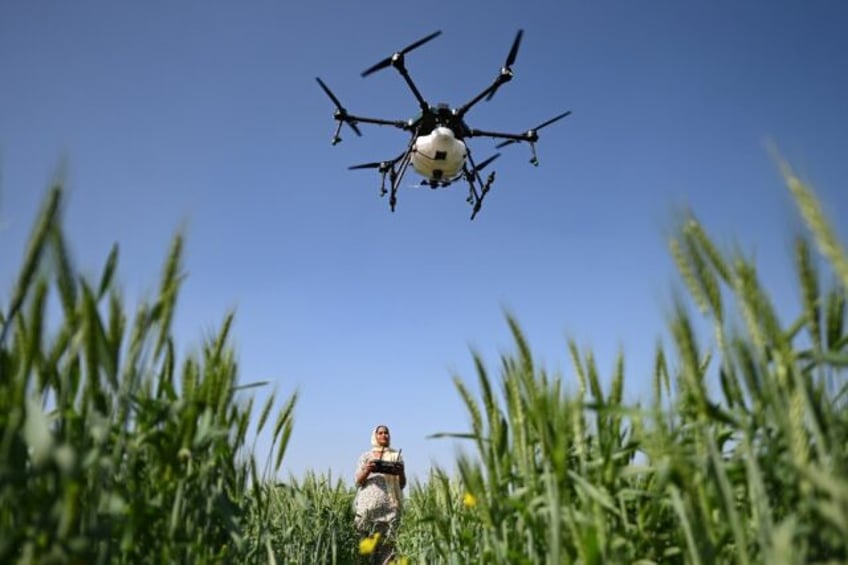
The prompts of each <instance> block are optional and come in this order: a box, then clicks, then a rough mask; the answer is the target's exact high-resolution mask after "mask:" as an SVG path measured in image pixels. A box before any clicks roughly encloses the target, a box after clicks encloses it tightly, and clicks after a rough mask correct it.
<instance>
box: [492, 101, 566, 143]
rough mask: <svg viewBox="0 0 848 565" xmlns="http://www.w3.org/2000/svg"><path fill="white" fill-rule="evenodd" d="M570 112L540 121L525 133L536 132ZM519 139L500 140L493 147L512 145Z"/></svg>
mask: <svg viewBox="0 0 848 565" xmlns="http://www.w3.org/2000/svg"><path fill="white" fill-rule="evenodd" d="M570 114H571V110H569V111H567V112H563V113H562V114H560V115H558V116H554V117H553V118H551V119H550V120H548V121H546V122H542V123H541V124H539V125H538V126H536V127H534V128H532V129H530V130H528V131H527V133H526V134H525V135H531V134H533V133H536V132H537V131H539V130H540V129H542V128H543V127H546V126H549V125H551V124H552V123H554V122H558V121H559V120H561V119H563V118H564V117H566V116H568V115H570ZM519 141H523V140H521V139H508V140H506V141H502V142H500V143H498V144H497V145H495V148H497V149H500V148H501V147H506V146H507V145H512V144H513V143H518V142H519Z"/></svg>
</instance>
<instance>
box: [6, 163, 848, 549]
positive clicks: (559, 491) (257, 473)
mask: <svg viewBox="0 0 848 565" xmlns="http://www.w3.org/2000/svg"><path fill="white" fill-rule="evenodd" d="M783 176H784V179H785V182H786V185H787V188H788V190H789V191H790V192H791V194H792V196H793V198H794V201H795V203H796V204H797V210H798V213H799V215H800V217H801V219H802V221H803V225H804V226H806V231H805V232H804V233H800V234H798V235H797V237H796V239H795V242H796V243H795V255H794V261H795V265H794V267H795V268H794V272H795V276H796V280H795V286H796V288H797V291H796V296H797V297H798V304H799V305H800V307H799V308H798V311H797V312H794V313H792V315H791V319H783V317H785V316H783V315H779V314H778V312H777V310H776V308H775V306H774V304H773V303H772V301H771V299H770V298H769V296H768V294H767V292H766V291H765V286H767V285H765V284H764V281H761V280H760V279H759V277H758V272H757V266H756V264H755V262H754V261H752V260H750V259H749V258H748V257H746V255H745V252H744V249H742V250H741V251H740V250H724V249H720V248H719V247H718V246H717V245H716V244H714V243H713V239H712V238H711V236H710V235H709V234H708V233H707V232H706V229H705V228H704V227H703V226H702V225H701V224H700V223H699V222H698V220H697V217H696V216H695V215H694V214H691V215H687V216H685V217H681V218H679V219H678V227H677V230H676V231H675V233H674V237H673V238H672V239H671V241H670V252H671V254H672V256H673V258H674V260H675V261H676V264H677V266H678V270H679V273H680V277H681V280H682V282H683V284H684V286H685V288H686V289H687V290H688V293H689V297H687V298H684V297H682V296H681V297H680V298H679V300H678V301H677V305H678V306H677V308H676V310H675V311H674V312H673V314H672V315H671V316H670V317H669V319H668V333H669V336H670V340H669V344H670V345H669V346H668V349H664V347H662V346H658V347H657V350H656V351H655V353H654V360H655V362H654V369H653V373H652V374H651V375H627V374H626V371H625V354H624V353H622V354H621V356H620V357H619V359H618V362H617V365H616V367H617V368H616V370H615V371H614V373H613V374H612V375H611V376H607V375H600V374H599V370H598V366H597V364H596V360H595V358H594V356H593V354H592V352H591V351H585V350H581V349H580V348H578V347H577V345H576V344H574V343H570V344H569V345H568V348H569V353H570V358H571V362H572V366H571V367H570V368H569V377H568V382H570V383H571V382H575V381H576V382H577V383H578V384H579V386H578V387H577V390H576V392H574V393H567V392H566V386H565V379H566V377H565V376H563V375H559V374H550V373H548V372H546V371H545V370H542V369H540V368H539V366H538V365H537V363H536V361H535V360H534V358H533V355H532V353H531V351H532V348H531V347H530V344H529V343H527V341H526V340H525V338H524V334H523V333H522V330H521V327H520V322H519V321H518V320H516V319H513V318H508V319H507V323H508V324H509V326H510V328H511V330H512V335H513V340H514V343H513V348H512V351H511V352H510V353H505V354H504V355H503V356H502V358H501V359H500V363H499V365H498V366H497V367H496V368H491V367H488V366H486V364H485V363H484V360H483V359H475V361H476V367H477V371H476V373H477V374H476V375H472V376H469V377H468V380H463V379H459V378H458V379H457V380H456V383H455V384H456V392H457V394H458V395H459V396H460V397H461V399H462V400H463V402H464V405H465V406H466V408H467V412H468V422H469V429H468V430H467V433H466V434H463V435H462V437H464V438H465V439H466V440H467V442H468V446H469V447H470V449H469V455H468V456H463V457H461V458H460V459H459V460H458V461H457V462H456V469H457V471H456V473H454V474H451V475H449V474H447V473H446V472H445V471H442V470H439V469H433V470H432V472H431V474H430V475H429V477H427V479H426V480H423V481H419V482H415V483H413V484H412V485H410V487H409V488H408V489H407V493H406V504H405V509H404V512H405V513H404V518H403V522H402V526H401V530H400V532H399V535H398V539H397V557H396V559H395V562H396V563H409V564H413V563H447V564H467V563H516V564H524V563H527V564H530V563H552V564H559V563H582V564H595V563H598V564H600V563H640V564H648V563H692V564H704V565H707V564H712V563H739V564H743V565H744V564H749V563H751V564H753V563H768V564H779V563H844V562H848V409H847V408H848V394H846V390H848V387H846V379H845V374H846V366H848V332H846V289H848V254H846V252H845V249H844V247H843V246H842V244H841V243H840V241H839V240H838V237H837V236H836V235H835V231H834V230H833V228H832V227H831V226H830V225H829V224H828V222H827V220H826V218H825V215H824V214H823V212H822V210H821V207H820V205H819V203H818V201H817V200H816V197H815V195H814V193H813V191H812V189H811V188H810V187H809V186H808V185H807V184H805V183H804V182H803V181H802V180H801V179H799V178H797V177H796V176H795V174H794V173H793V172H792V170H791V169H789V167H788V166H784V167H783ZM63 198H64V191H63V188H62V186H61V184H57V185H56V186H54V187H53V188H52V189H51V190H50V191H49V192H48V196H47V198H46V200H45V202H44V204H43V207H42V210H41V212H40V214H39V216H38V217H37V218H36V219H35V221H34V223H33V228H32V233H31V238H30V240H29V244H28V249H27V250H26V252H25V254H24V259H23V262H22V264H21V265H20V267H19V269H18V275H17V278H16V281H15V282H14V284H13V285H12V288H10V289H3V291H2V294H1V295H0V297H2V298H0V308H1V309H0V563H10V564H12V563H86V564H107V563H108V564H119V563H301V564H314V563H368V562H369V552H370V550H371V549H372V545H373V544H371V543H370V542H371V541H373V540H368V539H366V540H359V539H358V538H357V536H356V534H355V532H354V531H353V527H352V524H353V513H352V508H351V503H352V499H353V494H354V490H353V485H352V484H351V483H350V479H349V478H347V477H345V478H334V477H331V476H326V475H317V474H307V475H305V476H303V477H301V478H299V479H297V480H293V481H291V482H286V483H278V482H277V481H276V480H274V479H272V477H275V476H276V472H277V470H279V469H280V467H281V465H282V463H283V462H284V460H285V456H286V448H287V445H288V440H289V438H290V436H291V434H292V432H293V430H295V428H296V418H295V415H296V406H297V396H296V395H295V394H292V395H291V396H289V397H286V398H275V397H274V396H271V397H270V398H269V399H268V400H267V402H264V403H262V405H254V402H253V400H251V399H252V398H253V397H252V396H251V394H252V392H254V390H255V387H258V386H263V385H264V384H263V383H251V382H242V381H241V380H240V378H239V371H238V365H237V362H236V357H235V353H234V351H233V348H232V346H231V345H230V340H231V337H232V336H231V335H230V328H231V323H232V319H233V318H232V316H227V317H225V319H224V320H223V321H222V323H221V325H220V328H219V329H218V330H217V332H216V333H215V335H214V336H212V337H210V338H208V339H207V340H206V341H205V343H204V344H203V346H202V348H200V350H199V352H198V353H197V354H194V355H191V356H188V357H186V358H185V359H181V358H178V355H177V354H176V351H178V350H179V348H178V347H177V344H176V343H175V338H174V335H173V332H172V327H171V321H172V318H173V313H174V311H175V308H176V305H177V303H178V300H179V295H180V283H181V278H182V265H183V251H182V248H183V240H182V237H181V236H177V237H175V238H174V239H173V243H172V245H171V247H170V249H169V250H167V254H166V257H165V260H164V266H163V269H162V273H161V275H160V282H159V285H158V293H157V295H156V296H155V297H154V298H153V299H151V300H149V301H147V302H143V303H141V304H126V303H125V302H124V299H123V297H122V295H121V292H120V290H119V286H118V284H117V282H116V281H117V280H118V278H119V273H120V261H121V260H122V258H120V257H119V254H118V251H117V248H115V249H114V250H113V252H112V253H111V254H110V255H108V257H106V258H104V263H103V266H102V270H101V272H100V273H99V275H98V276H97V277H95V278H90V277H88V276H85V275H83V274H81V273H79V272H77V271H76V270H75V268H74V265H73V264H72V262H71V261H70V259H69V257H70V253H69V245H70V243H69V242H68V241H66V239H65V233H64V231H63V228H62V214H61V210H62V207H63ZM743 244H744V242H743ZM130 260H131V259H130ZM154 275H155V274H154ZM48 310H49V311H50V316H48ZM57 318H58V322H57V321H56V319H57ZM705 328H706V330H705ZM705 334H706V335H705ZM631 378H633V379H635V378H638V379H648V378H649V379H651V380H652V384H653V388H652V390H653V396H652V398H646V399H643V400H642V402H640V403H638V404H628V403H625V402H624V400H623V396H624V395H623V391H624V388H625V382H626V379H631ZM602 383H609V384H608V385H607V386H603V385H602ZM472 390H479V391H481V392H480V394H474V393H472V392H471V391H472ZM249 430H250V431H249ZM253 433H266V434H270V436H271V437H272V438H273V453H272V454H271V456H270V459H269V460H268V464H267V467H265V466H263V467H262V468H258V467H257V463H255V462H254V461H255V459H254V457H253V456H252V455H253V453H252V446H253V445H254V442H253V437H252V434H253ZM256 459H261V460H263V461H264V460H265V454H262V457H258V456H257V458H256Z"/></svg>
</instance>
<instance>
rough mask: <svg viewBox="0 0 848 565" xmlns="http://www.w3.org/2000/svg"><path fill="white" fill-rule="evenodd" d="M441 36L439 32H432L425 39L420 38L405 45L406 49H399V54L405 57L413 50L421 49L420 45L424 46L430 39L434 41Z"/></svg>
mask: <svg viewBox="0 0 848 565" xmlns="http://www.w3.org/2000/svg"><path fill="white" fill-rule="evenodd" d="M441 34H442V32H441V30H439V31H434V32H433V33H431V34H430V35H428V36H427V37H424V38H421V39H419V40H418V41H416V42H415V43H410V44H409V45H407V46H406V47H404V48H403V49H401V51H400V52H401V54H403V55H406V54H407V53H409V52H410V51H412V50H413V49H417V48H418V47H421V46H422V45H424V44H425V43H427V42H428V41H430V40H431V39H435V38H437V37H438V36H440V35H441Z"/></svg>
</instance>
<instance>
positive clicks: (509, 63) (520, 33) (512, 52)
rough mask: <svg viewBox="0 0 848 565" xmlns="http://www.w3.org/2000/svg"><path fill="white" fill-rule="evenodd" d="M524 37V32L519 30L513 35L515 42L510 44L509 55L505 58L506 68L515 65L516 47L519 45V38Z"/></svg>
mask: <svg viewBox="0 0 848 565" xmlns="http://www.w3.org/2000/svg"><path fill="white" fill-rule="evenodd" d="M523 35H524V30H523V29H519V30H518V33H517V34H516V35H515V41H513V42H512V49H510V50H509V55H507V57H506V65H504V66H505V67H506V68H510V67H511V66H512V64H513V63H515V58H516V57H517V56H518V46H519V45H521V36H523Z"/></svg>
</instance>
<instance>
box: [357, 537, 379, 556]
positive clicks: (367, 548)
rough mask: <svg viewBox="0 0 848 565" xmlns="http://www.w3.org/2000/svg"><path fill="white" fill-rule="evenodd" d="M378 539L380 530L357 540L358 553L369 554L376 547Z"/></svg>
mask: <svg viewBox="0 0 848 565" xmlns="http://www.w3.org/2000/svg"><path fill="white" fill-rule="evenodd" d="M378 541H380V532H377V533H375V534H374V535H373V536H369V537H367V538H365V539H363V540H362V541H360V542H359V554H360V555H371V554H372V553H374V549H375V548H376V547H377V542H378Z"/></svg>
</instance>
